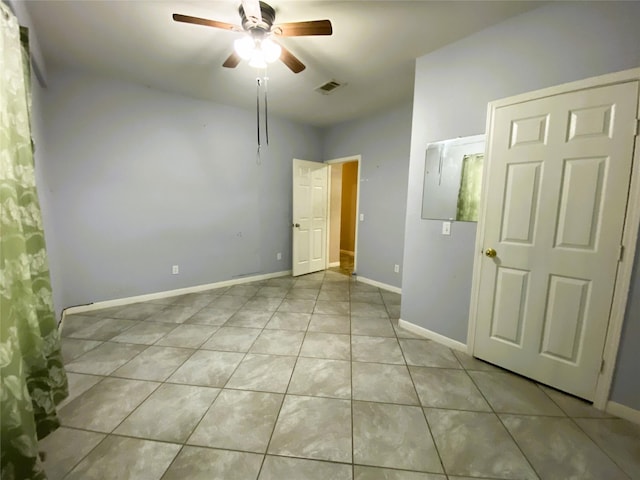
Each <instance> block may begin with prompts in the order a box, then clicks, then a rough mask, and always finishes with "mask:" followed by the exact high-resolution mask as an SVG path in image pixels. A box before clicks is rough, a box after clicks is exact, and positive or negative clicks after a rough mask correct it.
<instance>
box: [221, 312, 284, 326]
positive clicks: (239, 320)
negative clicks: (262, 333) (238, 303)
mask: <svg viewBox="0 0 640 480" xmlns="http://www.w3.org/2000/svg"><path fill="white" fill-rule="evenodd" d="M272 316H273V312H267V311H258V310H245V309H244V308H242V309H241V310H238V311H237V312H236V313H235V314H234V315H233V316H232V317H231V318H230V319H229V320H227V322H226V323H225V324H224V326H225V327H247V328H264V326H265V325H266V324H267V322H268V321H269V319H270V318H271V317H272Z"/></svg>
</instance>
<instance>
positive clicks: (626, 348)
mask: <svg viewBox="0 0 640 480" xmlns="http://www.w3.org/2000/svg"><path fill="white" fill-rule="evenodd" d="M638 234H639V235H640V232H638ZM638 246H639V247H640V245H638ZM639 365H640V248H638V249H636V258H635V264H634V267H633V274H632V276H631V288H630V289H629V302H628V303H627V312H626V318H625V322H624V325H623V327H622V339H621V341H620V350H618V362H617V366H616V372H615V375H614V377H613V387H612V389H611V400H613V401H615V402H618V403H621V404H623V405H627V406H630V407H632V408H635V409H636V410H640V381H639V380H638V366H639Z"/></svg>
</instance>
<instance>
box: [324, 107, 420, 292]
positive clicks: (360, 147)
mask: <svg viewBox="0 0 640 480" xmlns="http://www.w3.org/2000/svg"><path fill="white" fill-rule="evenodd" d="M410 137H411V103H406V104H404V105H400V106H398V107H395V108H392V109H389V110H386V111H384V112H381V113H378V114H376V115H372V116H370V117H367V118H363V119H360V120H353V121H350V122H344V123H340V124H337V125H334V126H332V127H330V128H327V129H326V130H325V133H324V142H323V143H324V158H325V160H331V159H334V158H342V157H347V156H350V155H362V159H361V162H360V169H361V172H360V185H359V188H360V213H361V214H364V221H363V222H359V224H358V244H357V246H356V252H357V256H358V265H357V273H358V275H360V276H363V277H366V278H370V279H372V280H376V281H378V282H382V283H386V284H387V285H392V286H394V287H401V286H402V281H401V278H402V277H401V275H402V252H403V243H404V219H405V208H406V199H407V171H408V170H407V169H408V166H409V140H410ZM395 264H398V265H400V266H401V270H400V273H394V272H393V266H394V265H395Z"/></svg>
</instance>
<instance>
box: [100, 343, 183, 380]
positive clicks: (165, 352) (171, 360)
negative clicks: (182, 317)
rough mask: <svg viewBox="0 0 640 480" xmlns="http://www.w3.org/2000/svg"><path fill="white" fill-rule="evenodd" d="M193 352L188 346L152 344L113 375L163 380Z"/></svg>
mask: <svg viewBox="0 0 640 480" xmlns="http://www.w3.org/2000/svg"><path fill="white" fill-rule="evenodd" d="M192 354H193V350H188V349H186V348H175V347H156V346H151V347H149V348H147V349H146V350H145V351H144V352H142V353H140V355H138V356H137V357H135V358H133V359H132V360H130V361H129V362H128V363H125V364H124V365H123V366H122V367H120V368H118V369H117V370H116V371H115V372H113V373H112V374H111V375H113V376H114V377H123V378H134V379H137V380H155V381H158V382H162V381H164V380H166V379H167V378H168V377H169V375H171V374H172V373H173V372H175V371H176V370H177V369H178V367H179V366H180V365H182V364H183V363H184V362H185V361H186V360H187V359H188V358H189V357H190V356H191V355H192Z"/></svg>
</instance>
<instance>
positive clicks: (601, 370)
mask: <svg viewBox="0 0 640 480" xmlns="http://www.w3.org/2000/svg"><path fill="white" fill-rule="evenodd" d="M602 372H604V358H603V359H602V363H601V364H600V373H602Z"/></svg>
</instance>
